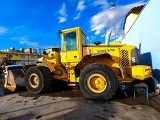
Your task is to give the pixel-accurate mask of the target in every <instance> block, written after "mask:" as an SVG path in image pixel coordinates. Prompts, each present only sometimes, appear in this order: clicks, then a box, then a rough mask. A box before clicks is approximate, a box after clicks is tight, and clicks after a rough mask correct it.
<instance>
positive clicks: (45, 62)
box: [24, 27, 152, 100]
mask: <svg viewBox="0 0 160 120" xmlns="http://www.w3.org/2000/svg"><path fill="white" fill-rule="evenodd" d="M58 33H59V36H60V39H61V51H50V52H49V53H48V54H43V55H42V56H43V58H42V59H40V60H39V61H38V64H37V65H38V66H34V67H31V68H29V69H28V70H27V71H26V74H25V79H24V80H25V86H26V88H27V89H28V91H30V92H31V93H33V94H38V93H41V92H45V91H46V90H47V89H49V87H50V86H51V84H52V82H53V81H54V80H55V79H59V80H64V81H67V82H68V85H69V86H79V87H80V89H81V91H82V92H83V94H84V95H85V96H86V97H88V98H89V99H94V100H97V99H103V100H108V99H110V98H111V97H112V96H113V95H114V93H115V92H116V89H117V82H119V81H122V82H123V81H124V82H125V81H127V82H132V81H134V80H137V79H138V80H145V79H147V78H149V77H151V76H152V72H151V67H149V66H144V65H139V61H138V51H137V49H136V47H135V46H132V45H126V44H121V43H119V42H113V43H110V45H103V44H94V45H88V44H87V39H86V35H85V34H84V32H83V31H82V30H81V28H79V27H76V28H70V29H65V30H60V31H59V32H58ZM97 43H98V42H97Z"/></svg>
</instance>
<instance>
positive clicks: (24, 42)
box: [11, 37, 39, 48]
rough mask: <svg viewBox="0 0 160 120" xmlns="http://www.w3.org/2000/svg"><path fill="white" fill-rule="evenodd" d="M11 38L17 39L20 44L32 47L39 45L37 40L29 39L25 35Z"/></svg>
mask: <svg viewBox="0 0 160 120" xmlns="http://www.w3.org/2000/svg"><path fill="white" fill-rule="evenodd" d="M11 39H12V40H17V41H19V43H20V44H22V45H28V46H30V47H34V48H37V47H39V43H38V42H32V41H29V40H28V38H27V37H13V38H11Z"/></svg>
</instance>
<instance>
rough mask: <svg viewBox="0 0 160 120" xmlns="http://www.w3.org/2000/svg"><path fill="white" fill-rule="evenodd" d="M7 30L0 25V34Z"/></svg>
mask: <svg viewBox="0 0 160 120" xmlns="http://www.w3.org/2000/svg"><path fill="white" fill-rule="evenodd" d="M7 32H8V29H7V28H5V27H2V26H0V35H3V34H5V33H7Z"/></svg>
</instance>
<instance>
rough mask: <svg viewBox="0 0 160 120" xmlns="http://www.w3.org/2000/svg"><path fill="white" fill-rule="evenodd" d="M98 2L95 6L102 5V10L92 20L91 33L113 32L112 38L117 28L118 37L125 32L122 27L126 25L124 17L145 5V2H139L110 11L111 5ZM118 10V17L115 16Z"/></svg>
mask: <svg viewBox="0 0 160 120" xmlns="http://www.w3.org/2000/svg"><path fill="white" fill-rule="evenodd" d="M100 1H101V0H96V1H95V2H94V3H93V5H94V6H95V5H100V7H101V8H106V7H107V9H102V10H101V12H99V13H98V14H96V15H94V16H93V17H91V19H90V27H91V31H93V32H94V33H95V35H99V34H101V35H103V34H105V33H107V32H108V31H112V36H113V35H115V26H116V35H120V34H122V32H123V29H122V25H123V23H124V17H125V15H126V14H127V12H129V10H130V9H132V8H133V7H136V6H139V5H142V4H145V3H144V2H143V1H139V2H136V3H133V4H128V5H124V6H116V8H115V9H112V10H111V9H110V7H109V3H107V1H106V2H105V0H102V1H101V2H100ZM115 10H116V16H115Z"/></svg>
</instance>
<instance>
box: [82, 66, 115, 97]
mask: <svg viewBox="0 0 160 120" xmlns="http://www.w3.org/2000/svg"><path fill="white" fill-rule="evenodd" d="M79 85H80V89H81V91H82V93H83V94H84V95H85V96H86V97H87V98H89V99H93V100H108V99H110V98H111V97H112V96H113V95H114V94H115V92H116V90H117V80H116V77H115V74H114V73H113V71H112V70H111V69H110V68H109V67H107V66H106V65H104V64H99V63H93V64H89V65H88V66H86V67H85V68H84V69H83V70H82V72H81V74H80V83H79Z"/></svg>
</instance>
